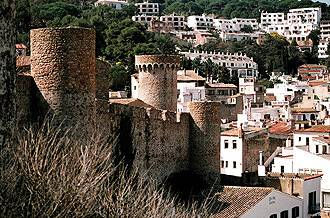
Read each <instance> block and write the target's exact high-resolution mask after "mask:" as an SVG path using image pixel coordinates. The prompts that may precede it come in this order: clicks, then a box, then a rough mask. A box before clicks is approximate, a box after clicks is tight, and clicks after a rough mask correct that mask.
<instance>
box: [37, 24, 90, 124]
mask: <svg viewBox="0 0 330 218" xmlns="http://www.w3.org/2000/svg"><path fill="white" fill-rule="evenodd" d="M31 75H32V76H33V78H34V80H35V82H36V84H37V86H38V88H39V90H40V91H41V93H42V95H43V96H44V98H45V100H46V101H47V103H48V104H49V106H50V109H51V111H52V112H54V114H56V118H57V119H56V120H59V121H61V122H62V121H63V120H65V122H66V123H67V124H68V125H75V124H76V123H77V122H78V121H79V122H80V123H85V124H86V125H87V124H88V123H90V122H91V121H92V120H93V116H94V115H95V31H94V30H92V29H86V28H44V29H35V30H31Z"/></svg>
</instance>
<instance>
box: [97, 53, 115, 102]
mask: <svg viewBox="0 0 330 218" xmlns="http://www.w3.org/2000/svg"><path fill="white" fill-rule="evenodd" d="M110 68H111V64H109V63H108V62H106V61H103V60H100V59H96V76H95V82H96V98H97V99H105V100H107V99H109V87H110V82H109V69H110Z"/></svg>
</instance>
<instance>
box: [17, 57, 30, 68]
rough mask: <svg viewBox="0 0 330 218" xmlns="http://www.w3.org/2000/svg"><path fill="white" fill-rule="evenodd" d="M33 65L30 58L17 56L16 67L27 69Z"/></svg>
mask: <svg viewBox="0 0 330 218" xmlns="http://www.w3.org/2000/svg"><path fill="white" fill-rule="evenodd" d="M30 65H31V60H30V56H17V57H16V67H27V66H30Z"/></svg>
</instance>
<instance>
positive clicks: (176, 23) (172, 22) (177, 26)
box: [159, 14, 186, 30]
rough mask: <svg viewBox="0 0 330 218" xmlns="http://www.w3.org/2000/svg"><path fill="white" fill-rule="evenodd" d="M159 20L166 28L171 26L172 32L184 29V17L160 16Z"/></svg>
mask: <svg viewBox="0 0 330 218" xmlns="http://www.w3.org/2000/svg"><path fill="white" fill-rule="evenodd" d="M159 20H160V21H161V22H164V23H165V24H167V25H168V26H172V27H173V29H174V30H184V29H185V27H186V21H185V17H184V16H177V15H174V14H172V15H166V16H161V17H160V19H159Z"/></svg>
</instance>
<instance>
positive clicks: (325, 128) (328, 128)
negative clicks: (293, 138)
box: [296, 125, 330, 133]
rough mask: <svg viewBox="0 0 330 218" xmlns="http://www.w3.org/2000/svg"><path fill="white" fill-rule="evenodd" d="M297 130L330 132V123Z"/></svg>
mask: <svg viewBox="0 0 330 218" xmlns="http://www.w3.org/2000/svg"><path fill="white" fill-rule="evenodd" d="M296 132H323V133H330V125H316V126H312V127H311V128H308V129H301V130H296Z"/></svg>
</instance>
